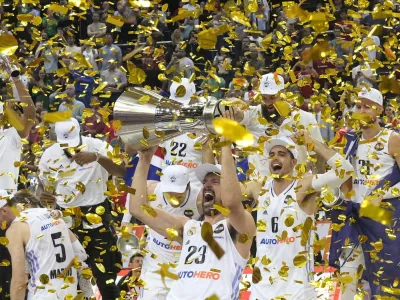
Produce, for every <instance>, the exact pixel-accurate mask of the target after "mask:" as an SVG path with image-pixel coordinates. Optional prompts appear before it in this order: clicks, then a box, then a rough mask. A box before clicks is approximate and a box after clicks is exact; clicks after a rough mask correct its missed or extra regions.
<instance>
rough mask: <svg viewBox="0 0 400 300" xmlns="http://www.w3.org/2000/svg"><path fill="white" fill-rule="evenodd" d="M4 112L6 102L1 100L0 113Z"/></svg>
mask: <svg viewBox="0 0 400 300" xmlns="http://www.w3.org/2000/svg"><path fill="white" fill-rule="evenodd" d="M3 113H4V103H3V102H0V114H3Z"/></svg>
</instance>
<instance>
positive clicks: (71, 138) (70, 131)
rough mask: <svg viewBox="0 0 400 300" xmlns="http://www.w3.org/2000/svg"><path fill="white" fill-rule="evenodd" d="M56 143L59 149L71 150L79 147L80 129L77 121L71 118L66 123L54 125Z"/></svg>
mask: <svg viewBox="0 0 400 300" xmlns="http://www.w3.org/2000/svg"><path fill="white" fill-rule="evenodd" d="M55 132H56V135H57V142H58V143H60V145H61V148H72V147H77V146H79V143H80V139H81V138H80V132H81V127H80V125H79V122H78V120H77V119H74V118H71V119H69V120H68V121H62V122H57V123H56V124H55Z"/></svg>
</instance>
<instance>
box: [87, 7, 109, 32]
mask: <svg viewBox="0 0 400 300" xmlns="http://www.w3.org/2000/svg"><path fill="white" fill-rule="evenodd" d="M92 20H93V23H92V24H90V25H88V27H87V35H88V36H89V37H92V36H93V37H95V38H101V37H104V36H105V35H106V33H107V26H106V24H105V23H101V22H100V14H99V13H98V12H94V13H93V14H92Z"/></svg>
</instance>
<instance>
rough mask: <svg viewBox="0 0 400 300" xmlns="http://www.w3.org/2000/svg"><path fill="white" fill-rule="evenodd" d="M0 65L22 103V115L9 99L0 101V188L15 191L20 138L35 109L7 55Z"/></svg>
mask: <svg viewBox="0 0 400 300" xmlns="http://www.w3.org/2000/svg"><path fill="white" fill-rule="evenodd" d="M0 65H1V66H2V68H3V70H5V71H6V72H7V73H8V74H9V75H10V77H11V78H12V81H13V84H14V86H15V88H16V89H17V93H18V96H19V99H20V102H21V103H23V104H24V105H22V110H23V115H22V116H20V115H19V112H18V111H15V110H14V108H13V106H14V104H13V103H12V102H11V101H7V102H6V103H3V102H0V126H1V128H0V166H1V172H0V173H1V174H0V189H3V190H8V191H16V190H17V185H18V174H19V164H16V162H19V161H20V160H21V147H22V143H21V139H23V138H26V137H27V136H28V134H29V132H30V130H31V128H32V126H33V124H34V120H35V114H36V109H35V105H34V104H33V101H32V98H31V96H30V95H29V92H28V90H27V89H26V88H25V86H24V84H23V83H22V81H21V80H20V77H19V76H17V77H13V76H12V75H11V74H14V73H12V71H11V66H10V63H9V61H8V59H7V57H1V59H0ZM8 121H10V122H12V121H13V122H12V125H13V124H18V123H19V124H20V127H13V126H10V127H8V126H7V125H6V124H7V122H8Z"/></svg>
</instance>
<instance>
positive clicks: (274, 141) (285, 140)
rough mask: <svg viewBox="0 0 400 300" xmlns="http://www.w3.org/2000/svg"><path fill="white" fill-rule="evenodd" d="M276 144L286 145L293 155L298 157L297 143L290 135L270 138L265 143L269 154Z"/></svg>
mask: <svg viewBox="0 0 400 300" xmlns="http://www.w3.org/2000/svg"><path fill="white" fill-rule="evenodd" d="M275 146H283V147H286V148H287V149H288V150H289V152H290V153H292V154H293V157H294V158H295V159H297V158H298V152H297V149H296V144H295V143H294V142H293V140H292V139H291V138H290V137H285V136H282V137H278V138H273V139H270V140H269V141H268V142H267V143H266V144H265V150H266V151H267V153H268V154H269V153H270V152H271V150H272V148H274V147H275Z"/></svg>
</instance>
